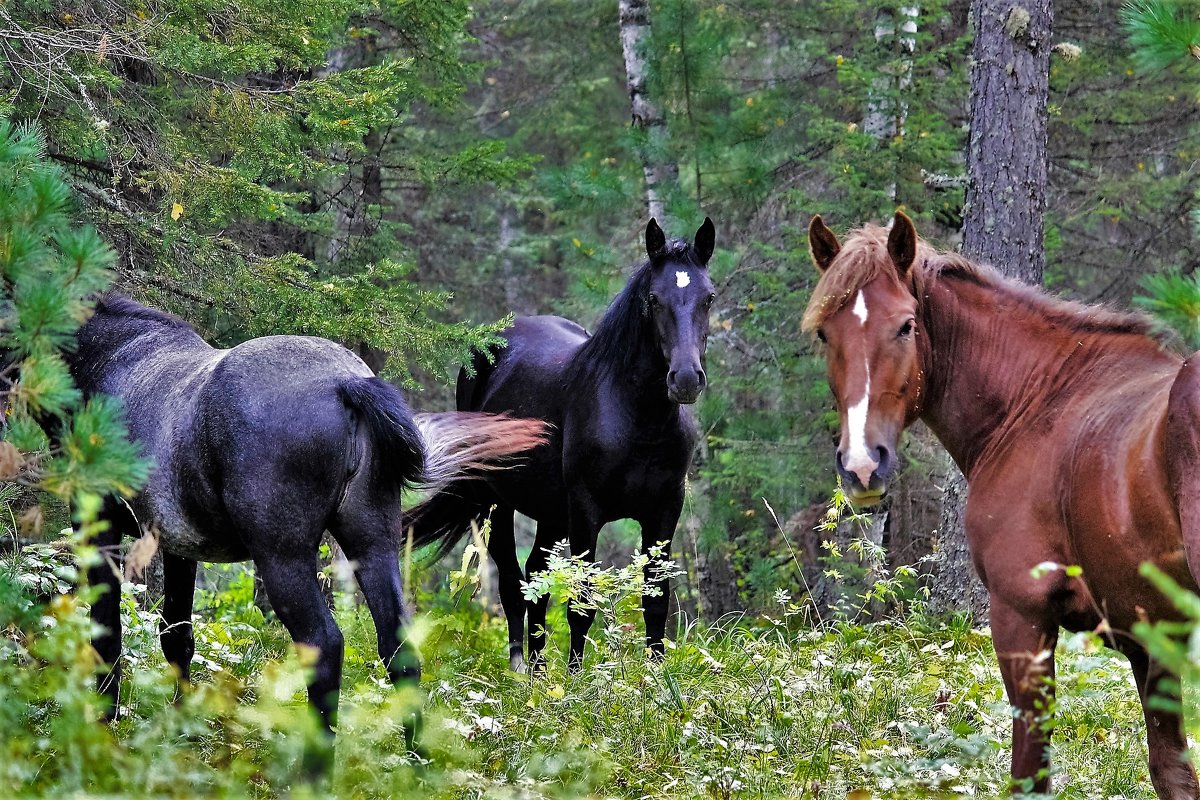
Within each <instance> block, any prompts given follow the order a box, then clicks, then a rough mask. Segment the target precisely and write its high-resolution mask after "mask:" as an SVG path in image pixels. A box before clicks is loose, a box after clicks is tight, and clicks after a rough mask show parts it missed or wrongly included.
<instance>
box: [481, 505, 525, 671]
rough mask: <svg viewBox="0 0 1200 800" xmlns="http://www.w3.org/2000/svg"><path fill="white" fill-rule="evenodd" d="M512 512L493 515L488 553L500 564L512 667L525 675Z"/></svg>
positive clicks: (499, 511)
mask: <svg viewBox="0 0 1200 800" xmlns="http://www.w3.org/2000/svg"><path fill="white" fill-rule="evenodd" d="M514 514H515V511H514V510H513V509H512V508H508V507H504V506H497V507H496V509H495V510H494V511H493V512H492V535H491V538H490V539H489V540H488V552H490V553H491V555H492V561H493V562H495V564H496V577H497V579H498V583H499V589H500V605H501V606H503V607H504V617H505V619H506V620H507V621H508V666H509V668H511V669H512V670H513V671H514V672H524V671H525V595H524V593H523V592H522V591H521V581H522V580H523V579H524V577H525V576H524V573H522V571H521V563H520V562H519V561H518V560H517V543H516V535H515V530H514V524H513V515H514Z"/></svg>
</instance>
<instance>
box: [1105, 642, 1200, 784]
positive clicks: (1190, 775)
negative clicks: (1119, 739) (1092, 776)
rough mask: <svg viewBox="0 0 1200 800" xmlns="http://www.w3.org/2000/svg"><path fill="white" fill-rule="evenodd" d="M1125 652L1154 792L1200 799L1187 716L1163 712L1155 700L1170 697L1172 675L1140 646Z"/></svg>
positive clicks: (1132, 646) (1131, 647)
mask: <svg viewBox="0 0 1200 800" xmlns="http://www.w3.org/2000/svg"><path fill="white" fill-rule="evenodd" d="M1122 652H1124V653H1125V655H1126V656H1127V657H1128V658H1129V666H1130V667H1132V668H1133V675H1134V678H1135V680H1136V681H1137V688H1138V695H1139V696H1140V697H1141V700H1142V713H1143V714H1144V715H1145V717H1146V744H1147V745H1148V748H1149V754H1150V759H1149V761H1150V780H1151V782H1153V783H1154V791H1156V792H1157V793H1158V796H1159V797H1160V798H1163V800H1196V798H1197V797H1200V784H1198V783H1197V781H1196V770H1195V769H1193V768H1192V764H1191V761H1189V760H1188V756H1187V749H1188V742H1187V733H1186V732H1185V731H1184V728H1183V716H1182V715H1181V714H1178V713H1176V712H1174V711H1167V710H1165V709H1163V708H1162V707H1161V706H1160V704H1157V703H1154V702H1153V700H1152V698H1153V697H1155V696H1156V695H1160V696H1163V697H1168V696H1169V695H1168V694H1167V691H1166V690H1165V688H1164V686H1163V683H1164V682H1165V681H1166V679H1168V678H1169V677H1170V675H1169V674H1168V673H1167V672H1166V671H1165V670H1163V668H1162V667H1161V665H1159V664H1158V663H1157V662H1155V661H1153V660H1151V658H1150V656H1149V655H1148V654H1147V653H1146V651H1145V650H1143V649H1142V648H1141V647H1139V646H1137V645H1136V644H1130V645H1129V646H1127V647H1122Z"/></svg>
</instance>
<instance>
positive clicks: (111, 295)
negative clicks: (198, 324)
mask: <svg viewBox="0 0 1200 800" xmlns="http://www.w3.org/2000/svg"><path fill="white" fill-rule="evenodd" d="M95 313H96V314H108V315H111V316H114V317H123V318H125V319H136V320H143V321H145V322H155V323H158V324H159V325H165V326H167V327H168V328H184V329H187V330H189V331H195V328H193V327H192V325H191V323H189V322H187V321H186V320H184V319H181V318H179V317H177V316H175V315H174V314H168V313H167V312H166V311H160V310H158V309H157V308H151V307H150V306H144V305H142V304H141V303H139V302H137V301H135V300H131V299H130V298H128V297H126V296H125V295H123V294H121V293H119V292H115V291H112V292H105V293H104V294H102V295H100V298H99V299H98V300H97V301H96V311H95Z"/></svg>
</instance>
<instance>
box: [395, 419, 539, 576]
mask: <svg viewBox="0 0 1200 800" xmlns="http://www.w3.org/2000/svg"><path fill="white" fill-rule="evenodd" d="M417 422H418V424H419V425H421V426H422V429H423V432H424V433H425V436H426V441H427V442H434V443H436V444H434V445H431V448H430V455H431V459H433V458H434V454H435V453H440V452H441V451H445V455H444V457H443V458H442V461H443V463H444V468H443V469H442V470H440V471H435V470H430V476H429V479H428V480H427V483H426V485H427V486H428V487H429V488H430V489H431V490H432V492H431V494H430V495H429V496H428V497H427V498H426V499H425V500H423V501H421V502H420V503H419V504H417V505H416V506H415V507H413V508H412V509H410V510H409V512H408V515H407V516H408V518H407V520H406V521H405V528H406V529H407V530H409V531H411V532H412V533H411V535H412V541H413V547H416V548H420V547H424V546H426V545H430V544H435V543H436V550H435V553H436V557H441V556H443V555H445V554H446V553H448V552H449V551H450V550H451V549H452V548H453V547H454V545H455V544H457V543H458V541H459V540H460V539H462V537H463V536H464V535H466V533H467V532H468V531H470V529H471V523H472V522H473V521H474V520H476V519H477V518H478V517H480V516H481V515H482V514H483V513H484V512H486V509H485V508H483V507H482V506H480V505H479V502H478V501H477V500H475V499H474V497H473V495H474V492H473V491H472V488H473V487H472V484H473V483H474V481H475V479H478V478H480V477H482V476H484V475H485V474H486V473H488V472H491V471H495V470H499V469H507V468H508V467H511V466H514V465H515V464H517V463H519V462H518V461H517V460H515V459H514V458H513V456H515V455H516V454H518V453H522V452H525V451H526V450H530V449H532V448H534V447H537V446H538V445H541V444H544V443H545V441H546V436H547V424H546V423H545V422H543V421H542V420H539V419H518V418H513V417H509V416H507V415H504V414H485V413H482V412H474V411H456V412H450V413H445V414H418V415H417Z"/></svg>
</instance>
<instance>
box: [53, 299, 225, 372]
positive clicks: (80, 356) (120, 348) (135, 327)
mask: <svg viewBox="0 0 1200 800" xmlns="http://www.w3.org/2000/svg"><path fill="white" fill-rule="evenodd" d="M75 341H76V345H77V347H76V350H75V352H74V353H73V354H71V355H70V356H69V359H68V363H69V365H70V367H71V371H72V373H73V375H74V376H75V380H76V382H77V383H78V384H79V385H80V389H82V390H83V391H84V392H91V391H95V390H98V389H100V387H101V385H102V384H103V383H105V382H106V380H107V379H108V378H109V377H111V376H112V375H113V374H114V373H116V372H122V371H125V370H128V369H131V368H133V367H135V366H137V365H138V364H140V363H142V362H143V361H145V360H147V359H157V358H159V357H160V356H161V354H162V353H163V352H164V351H166V350H171V351H174V352H180V353H184V352H189V351H197V352H199V351H210V350H211V349H212V348H211V346H210V345H208V343H206V342H205V341H204V340H203V339H201V338H200V336H199V335H198V334H197V333H196V332H195V331H193V330H192V329H191V328H187V327H182V326H172V325H168V324H165V323H161V322H156V321H154V320H144V319H136V318H132V317H126V316H121V315H114V314H107V313H103V312H97V313H96V314H94V315H93V316H92V318H91V319H89V320H88V321H87V322H86V323H84V325H83V326H82V327H81V328H80V329H79V332H78V333H77V334H76V336H75Z"/></svg>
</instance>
